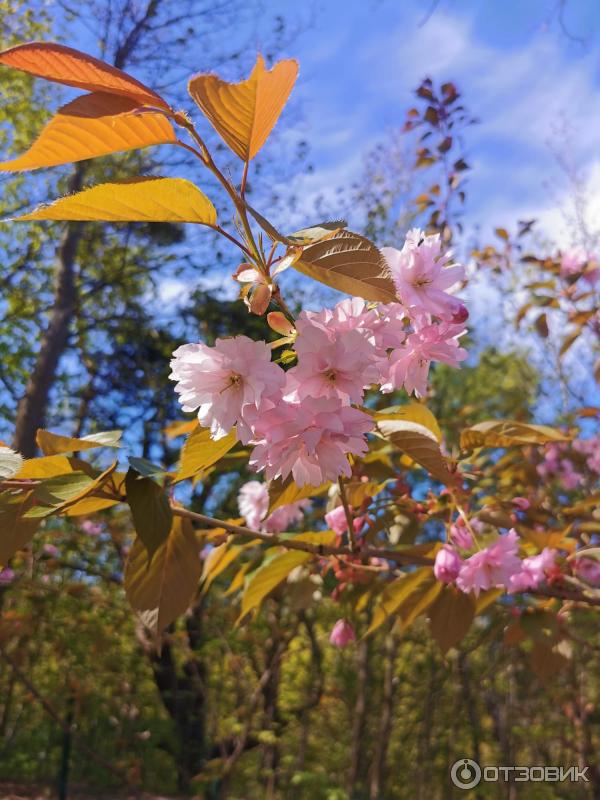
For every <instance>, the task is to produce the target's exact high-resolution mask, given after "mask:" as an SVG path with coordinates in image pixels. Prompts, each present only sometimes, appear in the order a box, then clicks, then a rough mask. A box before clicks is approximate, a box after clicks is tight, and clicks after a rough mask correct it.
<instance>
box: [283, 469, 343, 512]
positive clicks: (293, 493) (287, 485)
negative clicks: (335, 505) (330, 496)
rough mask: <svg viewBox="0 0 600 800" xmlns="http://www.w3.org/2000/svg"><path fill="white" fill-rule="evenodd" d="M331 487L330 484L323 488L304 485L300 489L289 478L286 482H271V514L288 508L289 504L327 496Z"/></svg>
mask: <svg viewBox="0 0 600 800" xmlns="http://www.w3.org/2000/svg"><path fill="white" fill-rule="evenodd" d="M329 486H330V484H329V483H323V484H321V486H308V485H304V486H301V487H299V486H296V484H295V483H294V481H293V480H292V479H291V478H287V479H286V480H285V481H281V480H276V481H271V483H270V484H269V500H270V502H269V514H271V513H272V512H273V511H275V509H276V508H280V507H281V506H286V505H288V504H289V503H296V502H297V501H298V500H305V499H306V498H308V497H317V496H318V495H321V494H325V492H326V491H327V489H328V488H329Z"/></svg>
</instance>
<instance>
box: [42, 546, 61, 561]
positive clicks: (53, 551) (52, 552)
mask: <svg viewBox="0 0 600 800" xmlns="http://www.w3.org/2000/svg"><path fill="white" fill-rule="evenodd" d="M42 553H44V554H45V555H47V556H51V557H52V558H55V557H56V556H57V555H58V547H57V546H56V545H54V544H45V545H44V546H43V547H42Z"/></svg>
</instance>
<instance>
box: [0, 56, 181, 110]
mask: <svg viewBox="0 0 600 800" xmlns="http://www.w3.org/2000/svg"><path fill="white" fill-rule="evenodd" d="M0 64H5V65H6V66H7V67H14V68H15V69H19V70H21V71H22V72H28V73H29V74H30V75H36V76H37V77H38V78H45V79H46V80H48V81H54V82H55V83H63V84H65V85H66V86H75V87H76V88H79V89H86V90H87V91H92V92H94V91H100V92H110V93H112V94H117V95H124V96H125V97H130V98H132V99H133V100H135V101H136V102H137V103H138V104H140V105H149V106H158V107H159V108H164V109H168V108H169V106H168V104H167V103H166V102H165V101H164V100H163V99H162V97H160V95H158V94H156V92H153V91H152V89H149V88H148V87H147V86H144V84H143V83H140V82H139V81H137V80H136V79H135V78H132V77H131V75H127V73H125V72H123V71H122V70H120V69H117V68H116V67H112V66H110V64H107V63H105V62H104V61H100V59H98V58H94V57H93V56H88V55H87V54H86V53H82V52H80V51H79V50H75V49H73V48H72V47H66V46H65V45H62V44H55V43H53V42H27V43H26V44H20V45H17V46H16V47H11V48H10V49H9V50H4V51H3V52H1V53H0Z"/></svg>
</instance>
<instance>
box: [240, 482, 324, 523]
mask: <svg viewBox="0 0 600 800" xmlns="http://www.w3.org/2000/svg"><path fill="white" fill-rule="evenodd" d="M310 505H311V503H310V500H297V501H296V502H295V503H286V504H285V505H282V506H279V508H276V509H275V510H274V511H273V512H272V513H271V514H269V515H268V516H267V511H268V510H269V492H268V489H267V484H266V483H260V482H259V481H248V482H247V483H245V484H244V485H243V486H242V488H241V489H240V492H239V494H238V508H239V510H240V514H241V515H242V516H243V517H245V519H246V525H247V526H248V527H249V528H252V530H255V531H265V532H266V533H281V532H282V531H285V530H288V528H290V527H291V526H292V525H295V524H296V523H297V522H300V521H301V520H302V518H303V512H304V511H307V510H308V509H309V508H310ZM265 517H266V518H265Z"/></svg>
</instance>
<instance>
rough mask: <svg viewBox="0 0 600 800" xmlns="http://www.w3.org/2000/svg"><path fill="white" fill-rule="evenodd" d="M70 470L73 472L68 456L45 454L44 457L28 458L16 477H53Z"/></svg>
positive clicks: (18, 478) (22, 478)
mask: <svg viewBox="0 0 600 800" xmlns="http://www.w3.org/2000/svg"><path fill="white" fill-rule="evenodd" d="M68 472H73V467H72V466H71V462H70V461H69V459H68V458H66V457H65V456H44V457H43V458H28V459H27V460H26V461H25V463H24V464H23V466H22V467H21V469H20V470H19V471H18V472H17V474H16V475H15V476H14V477H15V478H16V479H17V480H25V479H29V480H31V479H36V478H53V477H55V476H56V475H66V474H67V473H68Z"/></svg>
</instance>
